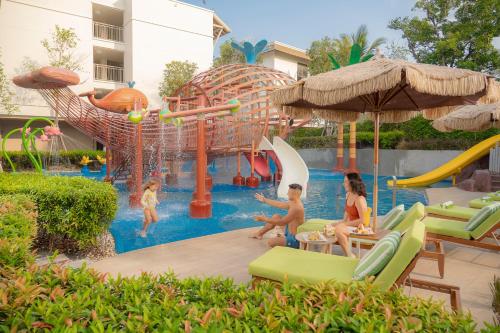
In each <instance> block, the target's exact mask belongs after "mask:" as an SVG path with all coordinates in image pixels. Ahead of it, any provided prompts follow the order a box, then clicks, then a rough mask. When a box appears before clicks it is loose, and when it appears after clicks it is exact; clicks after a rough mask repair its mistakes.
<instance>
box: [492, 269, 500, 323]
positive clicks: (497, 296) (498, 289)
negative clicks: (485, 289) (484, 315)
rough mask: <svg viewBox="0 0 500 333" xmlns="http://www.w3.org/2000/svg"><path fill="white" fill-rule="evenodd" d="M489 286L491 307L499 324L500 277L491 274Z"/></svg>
mask: <svg viewBox="0 0 500 333" xmlns="http://www.w3.org/2000/svg"><path fill="white" fill-rule="evenodd" d="M490 288H491V296H492V297H491V298H492V300H491V307H492V308H493V313H494V314H495V316H496V318H495V320H496V323H497V324H498V325H500V277H498V276H496V275H495V276H493V282H492V283H491V284H490Z"/></svg>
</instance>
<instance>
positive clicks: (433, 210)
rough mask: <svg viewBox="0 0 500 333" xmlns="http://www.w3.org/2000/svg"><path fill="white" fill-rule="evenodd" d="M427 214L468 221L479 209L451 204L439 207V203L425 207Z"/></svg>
mask: <svg viewBox="0 0 500 333" xmlns="http://www.w3.org/2000/svg"><path fill="white" fill-rule="evenodd" d="M425 212H426V213H427V216H432V217H440V218H447V219H453V220H458V221H469V219H470V218H471V217H473V216H474V215H476V214H477V213H478V212H479V209H476V208H469V207H461V206H457V205H452V206H450V207H446V208H445V207H441V205H440V204H437V205H431V206H426V207H425Z"/></svg>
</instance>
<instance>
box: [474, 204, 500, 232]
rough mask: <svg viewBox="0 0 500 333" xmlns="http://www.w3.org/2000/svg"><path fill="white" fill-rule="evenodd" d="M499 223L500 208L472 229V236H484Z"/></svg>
mask: <svg viewBox="0 0 500 333" xmlns="http://www.w3.org/2000/svg"><path fill="white" fill-rule="evenodd" d="M497 223H500V209H498V208H497V210H496V211H495V212H494V213H493V214H491V216H490V217H488V218H487V219H486V220H485V221H483V223H481V224H480V225H479V226H478V227H477V228H476V229H474V230H472V231H471V233H470V234H471V236H472V238H474V239H479V238H481V237H483V236H484V234H485V233H487V232H488V230H490V229H491V228H493V227H494V226H495V225H496V224H497Z"/></svg>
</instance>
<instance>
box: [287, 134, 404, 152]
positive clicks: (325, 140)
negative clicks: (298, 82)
mask: <svg viewBox="0 0 500 333" xmlns="http://www.w3.org/2000/svg"><path fill="white" fill-rule="evenodd" d="M403 137H404V133H403V132H401V131H392V132H385V133H383V132H382V133H380V141H379V147H380V148H381V149H394V148H396V146H397V145H398V143H399V142H400V141H401V140H402V139H403ZM374 138H375V134H374V133H372V132H358V133H356V143H357V144H358V146H360V147H373V142H374ZM288 142H289V143H290V145H292V146H293V147H294V148H297V149H306V148H336V147H337V137H336V136H306V137H295V136H292V137H290V138H289V139H288ZM348 143H349V134H344V146H345V147H347V146H348Z"/></svg>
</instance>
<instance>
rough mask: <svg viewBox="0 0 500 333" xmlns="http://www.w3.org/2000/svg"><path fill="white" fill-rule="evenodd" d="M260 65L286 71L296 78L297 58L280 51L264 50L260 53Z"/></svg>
mask: <svg viewBox="0 0 500 333" xmlns="http://www.w3.org/2000/svg"><path fill="white" fill-rule="evenodd" d="M262 65H264V66H266V67H270V68H274V69H277V70H279V71H282V72H283V73H287V74H288V75H290V76H291V77H293V78H294V79H297V59H296V58H295V57H293V56H290V55H287V54H284V53H282V52H276V51H271V52H266V53H263V54H262Z"/></svg>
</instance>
